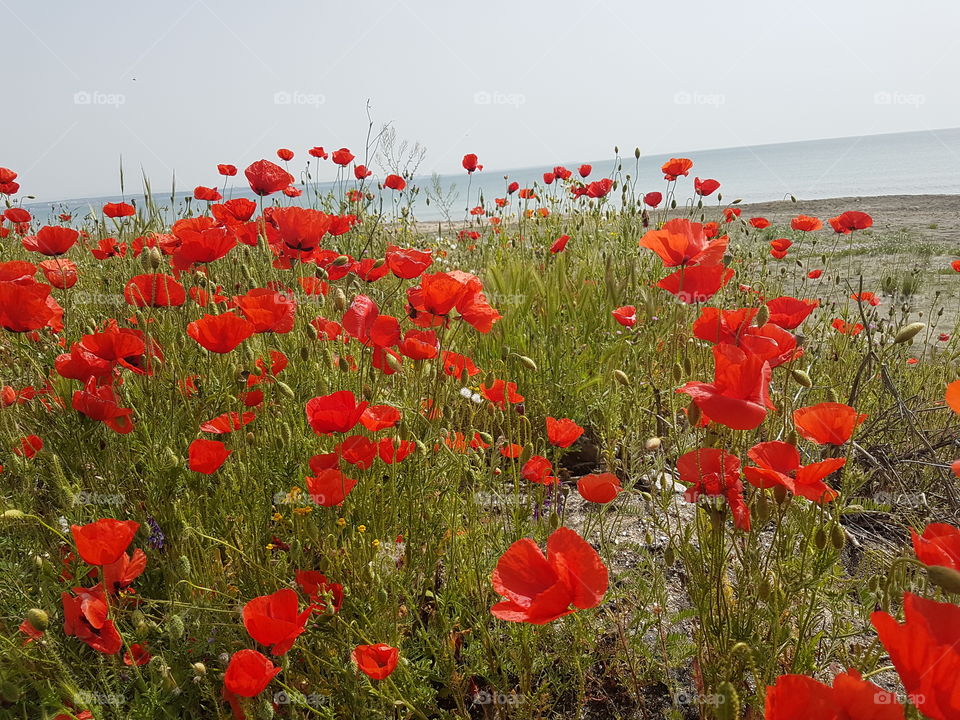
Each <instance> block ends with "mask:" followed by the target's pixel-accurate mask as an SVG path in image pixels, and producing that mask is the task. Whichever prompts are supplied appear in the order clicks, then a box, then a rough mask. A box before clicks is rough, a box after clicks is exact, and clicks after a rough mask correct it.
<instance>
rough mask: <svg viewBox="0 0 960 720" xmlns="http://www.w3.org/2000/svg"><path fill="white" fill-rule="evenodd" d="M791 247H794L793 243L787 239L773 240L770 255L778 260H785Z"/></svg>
mask: <svg viewBox="0 0 960 720" xmlns="http://www.w3.org/2000/svg"><path fill="white" fill-rule="evenodd" d="M791 245H793V242H792V241H790V240H787V238H777V239H776V240H771V241H770V254H771V255H772V256H773V257H775V258H776V259H777V260H783V259H784V258H785V257H786V256H787V250H789V249H790V246H791Z"/></svg>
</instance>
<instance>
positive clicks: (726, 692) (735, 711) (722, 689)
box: [716, 682, 740, 720]
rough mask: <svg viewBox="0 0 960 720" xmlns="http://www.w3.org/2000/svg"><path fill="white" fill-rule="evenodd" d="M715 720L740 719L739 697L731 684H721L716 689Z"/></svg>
mask: <svg viewBox="0 0 960 720" xmlns="http://www.w3.org/2000/svg"><path fill="white" fill-rule="evenodd" d="M717 694H718V695H719V696H720V697H719V698H717V701H718V703H719V704H718V705H717V710H716V715H717V720H737V718H739V717H740V696H739V695H738V694H737V689H736V688H735V687H734V686H733V683H730V682H722V683H720V685H719V686H718V687H717Z"/></svg>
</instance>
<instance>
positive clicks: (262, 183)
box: [243, 160, 295, 196]
mask: <svg viewBox="0 0 960 720" xmlns="http://www.w3.org/2000/svg"><path fill="white" fill-rule="evenodd" d="M243 174H244V175H246V176H247V182H249V183H250V189H251V190H253V192H255V193H256V194H257V195H260V196H264V195H272V194H273V193H275V192H280V191H281V190H283V189H284V188H286V187H287V186H289V185H291V184H293V182H294V181H295V178H294V177H293V175H291V174H290V173H288V172H287V171H286V170H284V169H283V168H282V167H280V166H279V165H277V164H276V163H272V162H270V161H269V160H257V161H256V162H255V163H251V164H250V165H249V166H248V167H247V169H246V170H244V171H243Z"/></svg>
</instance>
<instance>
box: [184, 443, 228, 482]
mask: <svg viewBox="0 0 960 720" xmlns="http://www.w3.org/2000/svg"><path fill="white" fill-rule="evenodd" d="M232 452H233V451H232V450H228V449H227V446H226V445H224V444H223V443H222V442H220V441H219V440H207V439H205V438H200V439H198V440H194V441H193V442H192V443H190V449H189V450H188V455H189V458H190V469H191V470H193V471H194V472H198V473H203V474H204V475H213V473H215V472H216V471H217V470H219V469H220V467H221V466H222V465H223V463H225V462H226V461H227V458H228V457H230V455H231V454H232Z"/></svg>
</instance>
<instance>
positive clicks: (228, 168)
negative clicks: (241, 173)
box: [217, 164, 237, 177]
mask: <svg viewBox="0 0 960 720" xmlns="http://www.w3.org/2000/svg"><path fill="white" fill-rule="evenodd" d="M217 172H218V173H220V174H221V175H223V176H224V177H233V176H234V175H236V174H237V166H236V165H226V164H220V165H217Z"/></svg>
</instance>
